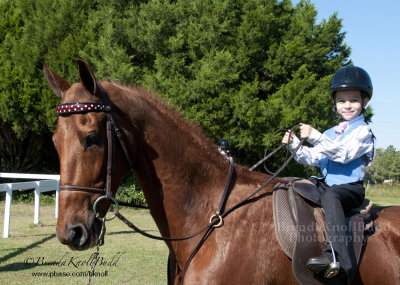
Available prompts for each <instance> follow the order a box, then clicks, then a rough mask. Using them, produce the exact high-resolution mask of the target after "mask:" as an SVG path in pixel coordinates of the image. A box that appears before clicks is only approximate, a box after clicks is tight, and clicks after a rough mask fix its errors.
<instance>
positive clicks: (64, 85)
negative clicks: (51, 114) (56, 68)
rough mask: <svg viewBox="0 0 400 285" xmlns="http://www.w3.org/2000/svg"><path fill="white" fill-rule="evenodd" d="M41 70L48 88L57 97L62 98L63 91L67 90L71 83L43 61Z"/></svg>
mask: <svg viewBox="0 0 400 285" xmlns="http://www.w3.org/2000/svg"><path fill="white" fill-rule="evenodd" d="M43 72H44V77H46V80H47V82H48V83H49V86H50V88H51V89H52V90H53V91H54V93H56V95H57V96H58V97H60V98H62V95H63V93H64V92H65V91H67V90H68V89H69V88H70V87H71V85H70V84H69V83H68V82H67V81H66V80H65V79H64V78H62V77H61V76H59V75H58V74H56V73H54V72H53V71H51V70H50V69H49V68H48V66H47V65H46V64H45V63H43Z"/></svg>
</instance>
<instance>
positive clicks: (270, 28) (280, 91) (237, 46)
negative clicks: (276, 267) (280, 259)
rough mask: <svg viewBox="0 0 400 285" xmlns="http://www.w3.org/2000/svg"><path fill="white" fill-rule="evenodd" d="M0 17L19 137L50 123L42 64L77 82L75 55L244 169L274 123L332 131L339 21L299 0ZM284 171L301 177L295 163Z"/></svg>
mask: <svg viewBox="0 0 400 285" xmlns="http://www.w3.org/2000/svg"><path fill="white" fill-rule="evenodd" d="M0 11H1V12H2V15H4V17H2V18H1V19H0V60H1V62H2V65H1V66H0V78H1V81H0V112H1V113H0V117H1V119H2V120H3V122H4V123H6V124H11V126H12V130H13V132H14V133H15V134H16V138H17V139H19V140H20V142H22V140H23V139H26V138H27V137H28V134H30V132H32V133H41V132H42V133H43V130H48V129H49V130H54V128H55V122H56V119H57V118H56V116H55V111H54V109H55V105H56V104H57V102H58V99H57V98H56V97H55V96H54V95H53V94H52V93H51V91H50V89H49V88H48V87H47V84H46V83H45V80H44V78H43V75H42V62H43V61H46V62H47V64H48V65H49V66H51V67H52V68H53V69H54V70H55V71H56V72H58V73H59V74H60V75H62V76H64V77H65V78H66V79H67V80H68V81H70V82H75V81H76V80H77V72H76V66H75V64H74V58H75V57H81V58H83V59H85V60H87V61H89V62H90V63H91V65H92V67H93V69H94V72H95V74H96V76H97V78H98V79H99V80H107V79H110V78H111V79H114V80H119V81H122V82H123V83H132V84H141V85H144V86H146V87H148V88H151V89H153V90H154V91H155V92H157V93H159V94H163V95H164V98H165V100H166V101H168V102H170V103H171V104H172V105H174V106H176V108H178V109H180V110H182V111H183V112H184V114H185V116H186V117H187V118H188V119H189V120H192V121H194V122H196V123H197V124H199V125H201V127H202V128H203V129H204V131H205V133H206V134H207V135H208V136H209V137H211V138H212V139H213V140H214V141H216V142H217V141H218V140H219V139H221V138H226V139H229V140H230V142H231V145H232V150H231V151H232V153H233V155H234V156H235V158H236V160H237V161H239V162H241V163H244V164H248V165H251V164H253V163H254V162H256V161H257V160H258V159H259V158H261V156H262V154H263V152H264V148H265V147H266V145H267V142H268V140H269V138H270V136H271V135H272V133H273V132H274V131H275V130H276V129H278V128H282V127H285V128H287V127H290V126H292V125H294V124H297V123H299V122H308V123H310V124H312V125H313V126H315V127H317V128H318V129H320V130H323V129H326V128H328V127H330V126H331V125H333V124H334V119H333V118H332V116H331V111H330V109H331V107H332V102H331V99H330V97H329V95H328V85H329V80H330V78H331V76H332V74H333V73H334V72H335V70H337V69H338V68H340V67H342V66H343V65H346V64H348V63H349V62H350V60H349V56H350V48H349V47H348V46H347V45H346V44H345V43H344V37H345V33H344V32H342V31H341V28H342V25H341V20H340V19H338V18H337V15H336V14H334V15H332V16H331V17H330V18H329V19H327V20H323V21H322V22H321V23H316V15H317V11H316V10H315V7H314V6H313V4H311V3H310V2H309V1H300V2H299V3H298V4H297V5H296V6H295V7H293V5H292V2H291V1H290V0H281V1H278V0H241V1H234V0H177V1H169V0H168V1H167V0H161V1H128V0H125V1H118V0H109V1H105V0H97V1H88V0H84V1H81V0H79V1H78V0H72V1H71V0H60V1H57V2H54V1H50V0H37V1H36V0H24V1H23V0H15V1H11V0H5V1H2V2H0ZM369 111H370V113H371V110H369ZM274 142H275V144H278V143H279V142H280V138H278V137H277V138H276V139H275V140H274ZM283 157H284V154H283V153H282V154H278V155H277V157H276V159H275V160H274V161H272V168H275V169H276V167H277V166H278V165H279V163H280V162H281V160H282V159H283ZM288 170H289V171H290V174H291V175H308V174H309V173H311V170H309V169H308V168H305V167H303V166H300V165H298V164H295V163H293V164H292V165H291V166H290V167H289V168H288Z"/></svg>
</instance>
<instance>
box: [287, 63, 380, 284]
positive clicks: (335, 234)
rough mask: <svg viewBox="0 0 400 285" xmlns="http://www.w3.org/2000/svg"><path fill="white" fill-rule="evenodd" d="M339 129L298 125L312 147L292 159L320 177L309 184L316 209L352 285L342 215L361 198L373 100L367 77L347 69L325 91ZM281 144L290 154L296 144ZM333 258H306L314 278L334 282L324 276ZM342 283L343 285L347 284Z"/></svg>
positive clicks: (352, 262)
mask: <svg viewBox="0 0 400 285" xmlns="http://www.w3.org/2000/svg"><path fill="white" fill-rule="evenodd" d="M329 91H330V94H331V96H332V99H333V100H334V104H335V109H336V111H337V113H338V115H339V116H340V118H341V120H340V123H339V124H338V125H337V126H335V127H333V128H331V129H329V130H327V131H325V132H324V133H323V134H321V133H320V132H319V131H317V130H316V129H314V128H313V127H312V126H310V125H307V124H301V126H300V136H301V138H304V139H307V141H308V142H309V143H311V144H312V145H313V147H306V146H300V148H299V149H298V151H297V152H296V153H295V159H296V161H298V162H299V163H302V164H305V165H310V166H318V167H320V169H321V172H322V174H323V175H324V177H323V178H322V179H310V180H312V182H313V183H314V184H316V186H317V187H318V188H320V189H322V190H323V194H322V197H321V204H322V207H323V208H324V211H325V222H326V229H327V234H328V241H330V243H331V245H332V247H333V249H334V251H335V254H336V256H337V259H338V260H339V264H340V266H341V269H342V270H341V272H343V273H345V274H343V276H344V277H343V278H341V279H342V281H343V282H346V283H347V282H348V283H351V280H352V279H353V277H354V274H355V272H356V269H357V268H356V266H357V264H356V259H355V254H354V250H353V249H352V246H349V244H348V243H349V239H348V238H347V235H348V231H349V229H348V227H347V224H346V219H345V214H346V212H347V211H349V210H351V209H352V208H355V207H357V206H359V205H360V204H361V203H362V201H363V200H364V197H365V189H364V186H363V180H364V177H365V167H366V166H367V165H368V164H369V163H370V162H371V161H372V159H373V156H374V136H373V134H372V132H371V130H370V128H369V126H368V125H367V124H366V122H365V121H364V116H363V113H364V110H365V107H366V105H367V104H368V102H369V100H370V99H371V97H372V82H371V79H370V77H369V75H368V73H367V72H366V71H365V70H364V69H362V68H360V67H356V66H352V65H350V66H346V67H344V68H341V69H339V70H338V71H336V73H335V75H334V76H333V78H332V80H331V83H330V87H329ZM282 143H284V144H289V148H290V150H291V151H292V152H294V151H295V150H296V148H297V146H298V145H299V143H300V141H299V139H298V138H297V137H296V136H294V135H293V133H290V132H286V133H285V135H284V137H283V139H282ZM332 260H333V256H332V252H331V246H330V245H329V244H327V246H326V247H325V250H324V252H323V254H322V255H321V256H319V257H314V258H310V259H309V260H308V263H307V267H308V268H309V269H310V270H311V271H313V272H314V273H316V274H321V275H323V276H325V277H327V276H329V277H333V276H334V274H333V275H332V274H331V275H330V274H327V273H329V269H330V265H331V263H332ZM346 279H347V280H346Z"/></svg>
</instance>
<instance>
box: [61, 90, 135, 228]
mask: <svg viewBox="0 0 400 285" xmlns="http://www.w3.org/2000/svg"><path fill="white" fill-rule="evenodd" d="M97 87H98V88H99V90H100V92H101V97H102V100H103V103H92V102H77V103H63V104H59V105H58V106H57V115H58V116H63V117H64V116H69V115H72V114H84V113H89V112H101V113H105V114H106V117H107V120H106V131H107V176H106V183H105V185H104V188H95V187H88V186H79V185H60V186H59V189H60V191H83V192H90V193H95V194H103V196H101V197H99V198H97V200H96V202H95V203H94V205H93V210H94V212H95V213H96V214H97V211H96V205H97V203H98V202H99V201H100V200H103V199H107V200H111V201H112V202H114V203H115V204H116V206H117V210H116V211H118V202H117V201H116V200H115V198H114V197H113V196H112V193H111V190H112V187H111V176H112V172H113V165H114V151H113V150H114V141H115V139H114V135H116V136H117V138H118V140H119V142H120V145H121V147H122V149H123V151H124V153H125V157H126V159H127V162H128V165H129V168H130V169H132V162H131V159H130V157H129V155H128V150H127V148H126V145H125V143H124V141H123V140H122V134H121V132H120V130H119V129H118V127H117V126H116V124H115V122H114V120H113V118H112V115H111V104H110V100H109V98H108V94H107V92H106V91H105V90H104V89H103V87H102V86H101V85H100V84H97ZM114 217H115V213H114V216H113V217H111V218H109V219H106V220H111V219H113V218H114Z"/></svg>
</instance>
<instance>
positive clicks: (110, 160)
mask: <svg viewBox="0 0 400 285" xmlns="http://www.w3.org/2000/svg"><path fill="white" fill-rule="evenodd" d="M97 87H98V89H99V90H100V93H101V97H102V102H103V103H97V102H96V103H92V102H77V103H62V104H59V105H58V106H57V115H58V116H69V115H72V114H84V113H89V112H102V113H105V114H106V132H107V151H108V152H107V175H106V182H105V186H104V189H103V188H95V187H88V186H81V185H60V186H59V189H60V191H83V192H89V193H93V194H103V195H102V196H100V197H99V198H97V200H96V201H95V202H94V204H93V210H94V213H95V215H96V217H97V218H99V219H101V220H102V221H103V227H104V222H105V221H108V220H112V219H113V218H115V216H117V217H118V218H119V219H121V220H122V221H123V222H124V223H126V224H127V225H128V226H129V227H130V228H132V229H134V230H135V231H137V232H138V233H140V234H142V235H144V236H146V237H149V238H152V239H157V240H164V241H182V240H188V239H191V238H193V237H196V236H198V235H200V234H201V233H203V232H205V234H204V235H203V237H202V238H201V240H200V241H199V243H198V244H197V246H196V247H195V249H194V250H193V252H192V254H191V255H190V257H189V259H188V260H187V262H186V264H185V267H184V269H183V271H182V275H181V284H182V283H183V279H184V276H185V273H186V271H187V269H188V266H189V264H190V262H191V261H192V259H193V258H194V256H195V255H196V253H197V252H198V251H199V250H200V248H201V246H202V245H203V243H204V242H205V241H206V239H207V238H208V237H209V236H210V234H211V233H212V232H213V230H214V229H215V228H218V227H221V226H222V225H223V218H224V217H225V216H227V215H228V214H230V213H231V212H233V211H234V210H235V209H237V208H239V207H241V206H243V205H245V204H248V203H250V202H251V199H252V198H253V197H254V196H255V195H256V194H257V193H259V192H260V191H261V190H262V189H263V188H265V187H266V186H267V185H268V184H269V183H271V182H272V181H273V179H275V178H276V177H277V176H278V174H279V173H280V172H281V171H282V170H283V169H284V168H285V167H286V166H287V164H288V163H289V162H290V160H291V159H292V158H293V156H294V154H292V155H291V156H290V157H289V159H287V160H286V161H285V163H284V164H283V165H282V166H281V167H280V168H279V170H278V171H277V172H276V173H274V174H273V175H272V176H271V177H270V178H269V179H268V180H267V181H266V182H265V183H264V184H262V185H261V186H260V187H259V188H257V189H256V191H254V192H253V193H252V194H251V195H249V196H248V197H247V198H245V199H244V200H242V201H241V202H239V203H237V204H235V205H233V206H232V207H231V208H229V209H228V210H226V211H224V207H225V205H226V201H227V197H228V193H229V190H230V189H232V188H233V185H232V183H231V182H232V177H233V175H234V172H235V168H234V164H233V160H232V159H231V158H230V159H229V165H230V167H229V173H228V177H227V181H226V184H225V188H224V191H223V194H222V197H221V200H220V203H219V206H218V208H217V211H216V213H215V214H214V215H213V216H211V218H210V222H209V224H208V225H206V226H205V227H203V228H202V229H200V230H199V231H198V232H196V233H194V234H192V235H190V236H186V237H180V238H169V237H162V236H161V237H160V236H154V235H151V234H149V233H147V232H145V231H143V230H141V229H139V228H137V227H136V226H135V225H134V224H132V223H131V222H130V221H128V220H127V219H126V218H125V217H124V216H123V215H122V214H121V213H120V212H119V210H118V202H117V200H116V199H115V198H114V197H113V196H112V192H111V189H112V187H111V186H112V185H111V182H112V181H111V177H112V172H113V165H114V144H115V139H114V137H115V136H114V134H115V135H116V136H117V138H118V140H119V143H120V145H121V148H122V150H123V152H124V154H125V158H126V160H127V163H128V165H129V169H130V170H131V171H132V169H133V167H132V166H133V164H132V161H131V158H130V156H129V153H128V149H127V147H126V145H125V143H124V141H123V138H122V134H121V131H120V130H119V128H118V127H117V126H116V124H115V121H114V120H113V117H112V114H111V104H110V100H109V97H108V94H107V92H106V91H105V90H104V88H103V87H102V86H101V85H100V84H97ZM302 141H303V140H302ZM302 141H301V143H302ZM301 143H300V145H301ZM300 145H299V146H300ZM281 147H282V146H281ZM281 147H279V148H278V149H276V150H275V151H273V152H272V153H270V154H269V155H268V156H266V157H264V158H263V161H265V160H266V159H268V158H269V157H271V156H272V155H273V154H274V153H275V152H276V151H278V150H279V149H280V148H281ZM296 151H297V149H296ZM296 151H295V152H296ZM103 199H106V200H111V201H112V202H113V203H114V204H115V205H116V206H117V207H116V208H117V209H116V210H115V212H114V215H113V216H112V217H111V218H106V217H99V214H98V213H97V210H96V205H97V203H98V202H99V201H101V200H103ZM98 249H99V246H97V252H98ZM89 281H90V279H89ZM89 283H90V282H89Z"/></svg>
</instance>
